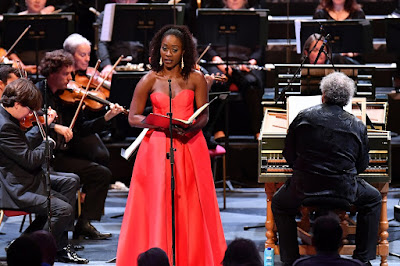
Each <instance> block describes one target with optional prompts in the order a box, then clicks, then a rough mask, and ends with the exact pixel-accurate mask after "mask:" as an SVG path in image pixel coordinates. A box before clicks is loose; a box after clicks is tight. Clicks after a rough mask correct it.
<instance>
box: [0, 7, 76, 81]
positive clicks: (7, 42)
mask: <svg viewBox="0 0 400 266" xmlns="http://www.w3.org/2000/svg"><path fill="white" fill-rule="evenodd" d="M29 25H31V28H30V29H29V30H28V32H27V34H26V35H25V36H24V37H23V38H22V39H21V40H20V42H18V44H17V45H16V47H15V49H16V50H19V51H35V64H36V67H38V66H39V51H42V50H55V49H62V48H63V43H64V40H65V39H66V38H67V37H68V36H69V35H70V34H72V33H73V32H74V26H75V14H74V13H58V14H49V15H41V14H29V15H16V14H4V21H3V36H2V37H3V46H4V47H11V45H12V44H13V43H14V41H15V40H16V39H17V38H18V36H19V35H20V34H21V32H23V31H24V30H25V28H26V27H27V26H29ZM37 75H38V74H37ZM36 77H38V76H36Z"/></svg>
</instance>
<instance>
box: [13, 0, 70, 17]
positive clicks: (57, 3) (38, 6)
mask: <svg viewBox="0 0 400 266" xmlns="http://www.w3.org/2000/svg"><path fill="white" fill-rule="evenodd" d="M11 2H12V3H11V5H10V7H9V9H8V13H19V14H33V13H40V14H51V13H52V12H54V11H56V10H59V9H61V10H63V11H64V10H66V9H68V7H70V6H72V2H73V0H49V1H47V0H11ZM21 12H23V13H21Z"/></svg>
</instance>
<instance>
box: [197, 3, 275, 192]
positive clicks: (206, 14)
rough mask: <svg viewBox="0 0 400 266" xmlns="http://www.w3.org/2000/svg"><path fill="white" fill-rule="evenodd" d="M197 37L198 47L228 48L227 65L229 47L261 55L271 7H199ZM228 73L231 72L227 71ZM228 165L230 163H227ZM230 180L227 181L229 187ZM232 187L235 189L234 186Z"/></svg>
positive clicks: (226, 145)
mask: <svg viewBox="0 0 400 266" xmlns="http://www.w3.org/2000/svg"><path fill="white" fill-rule="evenodd" d="M196 24H197V36H196V37H197V40H198V44H199V46H207V45H208V44H209V43H211V44H212V45H213V46H214V47H215V46H219V47H225V49H226V54H225V62H224V64H226V67H227V68H228V67H229V65H230V64H232V63H237V62H230V61H229V46H230V45H240V46H244V47H248V48H251V49H256V48H258V47H261V51H262V54H263V52H264V50H265V49H264V47H265V45H266V44H267V37H268V10H267V9H257V10H247V9H240V10H231V9H226V8H222V9H221V8H200V9H198V10H197V20H196ZM227 72H228V71H227ZM228 106H229V104H228V102H226V103H225V134H226V137H225V149H226V150H228V149H229V126H228V120H229V118H228V113H229V110H228ZM226 164H228V163H226ZM230 182H231V181H229V180H228V181H226V184H228V186H229V187H230V188H232V185H230ZM231 190H232V189H231Z"/></svg>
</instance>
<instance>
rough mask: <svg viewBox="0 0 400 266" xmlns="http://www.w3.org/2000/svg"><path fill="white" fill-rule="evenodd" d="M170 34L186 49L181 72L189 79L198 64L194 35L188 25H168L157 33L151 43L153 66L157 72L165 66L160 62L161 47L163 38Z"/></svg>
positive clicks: (151, 61)
mask: <svg viewBox="0 0 400 266" xmlns="http://www.w3.org/2000/svg"><path fill="white" fill-rule="evenodd" d="M168 35H174V36H175V37H176V38H178V39H179V40H180V41H181V42H182V49H183V51H184V53H183V62H184V64H185V66H184V67H183V69H182V72H181V74H182V76H183V78H184V79H187V78H188V77H189V74H190V72H192V70H193V69H194V66H195V64H196V58H197V51H196V47H195V45H194V42H193V36H192V34H191V33H190V31H189V29H188V27H186V26H179V25H166V26H164V27H162V28H161V29H160V30H159V31H158V32H157V33H156V35H154V37H153V39H152V40H151V43H150V65H151V68H152V69H153V70H154V71H156V72H160V71H161V70H162V69H163V66H162V65H161V66H160V63H159V62H160V57H161V55H160V48H161V42H162V39H163V38H164V37H166V36H168Z"/></svg>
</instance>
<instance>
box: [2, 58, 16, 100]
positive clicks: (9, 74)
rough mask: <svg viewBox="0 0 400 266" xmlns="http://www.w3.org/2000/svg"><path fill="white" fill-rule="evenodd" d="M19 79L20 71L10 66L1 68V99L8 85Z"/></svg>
mask: <svg viewBox="0 0 400 266" xmlns="http://www.w3.org/2000/svg"><path fill="white" fill-rule="evenodd" d="M18 78H19V73H18V70H17V69H15V68H12V67H10V66H0V97H1V95H2V94H3V91H4V88H5V87H6V86H7V84H8V83H10V82H12V81H14V80H16V79H18Z"/></svg>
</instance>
